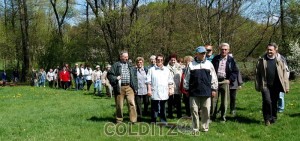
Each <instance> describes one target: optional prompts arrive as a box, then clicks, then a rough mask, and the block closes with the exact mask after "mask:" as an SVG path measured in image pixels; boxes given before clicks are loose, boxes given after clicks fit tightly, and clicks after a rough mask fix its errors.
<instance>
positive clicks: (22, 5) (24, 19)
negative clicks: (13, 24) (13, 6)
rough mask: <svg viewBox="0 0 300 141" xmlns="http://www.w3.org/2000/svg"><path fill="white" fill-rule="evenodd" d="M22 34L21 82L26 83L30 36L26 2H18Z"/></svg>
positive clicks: (20, 0) (24, 0) (21, 0)
mask: <svg viewBox="0 0 300 141" xmlns="http://www.w3.org/2000/svg"><path fill="white" fill-rule="evenodd" d="M18 6H19V14H20V24H21V34H22V51H23V65H22V75H21V81H22V82H25V81H26V76H27V75H28V71H29V35H28V15H27V5H26V0H18Z"/></svg>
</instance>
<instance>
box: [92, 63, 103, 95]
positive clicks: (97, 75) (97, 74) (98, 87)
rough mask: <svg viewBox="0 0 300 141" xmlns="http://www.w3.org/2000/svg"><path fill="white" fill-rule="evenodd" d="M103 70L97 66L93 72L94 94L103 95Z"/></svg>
mask: <svg viewBox="0 0 300 141" xmlns="http://www.w3.org/2000/svg"><path fill="white" fill-rule="evenodd" d="M101 75H102V71H101V70H100V66H99V65H97V66H96V70H94V72H93V74H92V81H93V83H94V94H95V95H98V96H101V92H102V82H101Z"/></svg>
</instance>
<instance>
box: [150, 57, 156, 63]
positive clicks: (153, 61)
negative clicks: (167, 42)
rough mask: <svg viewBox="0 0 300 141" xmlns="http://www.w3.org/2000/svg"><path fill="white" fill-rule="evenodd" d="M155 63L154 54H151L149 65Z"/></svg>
mask: <svg viewBox="0 0 300 141" xmlns="http://www.w3.org/2000/svg"><path fill="white" fill-rule="evenodd" d="M155 63H156V56H155V55H151V57H150V64H151V65H155Z"/></svg>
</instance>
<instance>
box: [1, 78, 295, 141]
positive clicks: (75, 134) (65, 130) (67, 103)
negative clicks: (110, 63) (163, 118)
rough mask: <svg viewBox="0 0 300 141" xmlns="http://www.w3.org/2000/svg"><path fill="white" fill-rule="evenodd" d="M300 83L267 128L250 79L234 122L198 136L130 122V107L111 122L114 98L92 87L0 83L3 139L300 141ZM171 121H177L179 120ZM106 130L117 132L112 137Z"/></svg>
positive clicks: (239, 98)
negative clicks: (88, 89) (75, 88)
mask: <svg viewBox="0 0 300 141" xmlns="http://www.w3.org/2000/svg"><path fill="white" fill-rule="evenodd" d="M299 85H300V82H299V81H298V82H291V91H290V93H289V94H287V95H286V97H285V102H286V103H285V111H284V113H280V114H279V115H278V118H279V119H278V121H277V122H276V123H275V124H272V125H271V126H265V125H264V122H263V118H262V112H261V94H260V93H258V92H256V91H255V90H254V87H253V86H254V84H253V83H252V82H248V83H246V84H245V85H244V86H243V88H242V89H241V90H240V91H238V96H237V116H236V117H235V118H233V117H230V115H228V121H227V122H226V123H223V124H222V123H219V122H213V123H211V124H210V130H209V132H207V133H204V132H200V133H199V134H197V135H188V134H183V133H181V132H178V130H177V129H176V128H175V129H172V128H171V127H160V126H149V127H148V126H146V124H143V123H138V124H134V125H130V124H127V122H128V121H129V119H128V112H127V106H125V105H124V110H125V112H124V113H125V114H124V115H125V119H124V124H119V125H118V126H116V125H114V124H107V123H110V122H113V121H114V116H113V114H114V112H115V104H114V99H111V98H108V97H97V96H93V95H92V94H90V93H88V92H86V91H73V90H67V91H65V90H58V89H50V88H47V87H46V88H42V87H41V88H38V87H30V86H16V87H0V140H1V141H6V140H7V141H11V140H37V141H40V140H55V141H60V140H84V141H90V140H97V141H104V140H122V141H125V140H130V141H133V140H143V141H144V140H146V141H154V140H172V141H175V140H188V141H190V140H198V141H199V140H243V141H249V140H260V141H264V140H266V141H275V140H276V141H277V140H282V141H285V140H294V141H297V140H300V135H299V134H298V133H299V132H300V128H299V125H300V98H299V96H298V95H297V94H299V93H300V86H299ZM168 121H169V122H174V123H177V121H178V119H173V120H168ZM180 121H181V120H180ZM187 122H190V121H189V120H187ZM179 123H180V124H181V123H185V122H179ZM105 125H109V126H107V127H109V128H104V127H105ZM142 125H144V126H142ZM142 127H146V128H147V127H148V129H149V130H148V131H149V132H143V133H145V134H146V135H141V133H142V132H141V130H140V129H141V128H142ZM115 128H117V129H118V130H119V132H118V134H117V133H116V132H114V129H115ZM105 129H107V130H105ZM105 131H108V133H112V134H114V133H115V134H114V135H106V134H105ZM138 131H140V132H138ZM143 131H145V130H143ZM123 133H124V134H123ZM136 134H138V135H136Z"/></svg>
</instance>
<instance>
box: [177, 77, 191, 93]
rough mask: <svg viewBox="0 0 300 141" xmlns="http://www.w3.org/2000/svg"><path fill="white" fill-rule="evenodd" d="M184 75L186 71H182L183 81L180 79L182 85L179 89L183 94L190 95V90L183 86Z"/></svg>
mask: <svg viewBox="0 0 300 141" xmlns="http://www.w3.org/2000/svg"><path fill="white" fill-rule="evenodd" d="M184 77H185V74H184V72H183V73H182V76H181V81H180V86H179V89H180V92H181V93H182V94H185V95H187V96H188V95H189V93H188V91H186V90H185V89H184V88H183V80H184Z"/></svg>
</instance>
